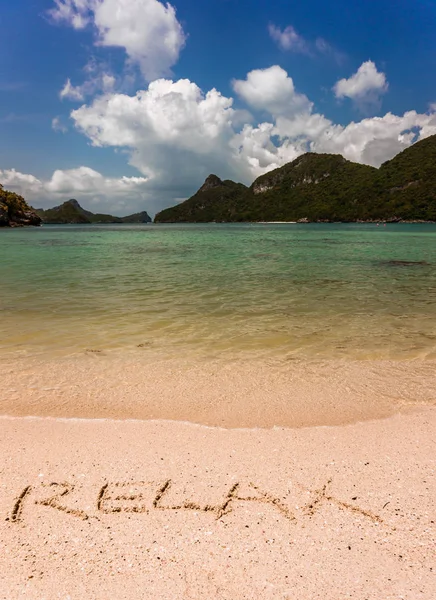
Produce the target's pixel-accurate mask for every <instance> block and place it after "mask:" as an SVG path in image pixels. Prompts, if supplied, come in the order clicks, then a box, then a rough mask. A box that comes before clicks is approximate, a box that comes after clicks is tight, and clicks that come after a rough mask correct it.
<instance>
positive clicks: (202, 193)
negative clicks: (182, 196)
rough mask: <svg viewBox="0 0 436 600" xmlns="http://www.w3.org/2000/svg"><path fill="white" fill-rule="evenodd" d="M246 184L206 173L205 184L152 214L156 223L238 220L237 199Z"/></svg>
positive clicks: (243, 191)
mask: <svg viewBox="0 0 436 600" xmlns="http://www.w3.org/2000/svg"><path fill="white" fill-rule="evenodd" d="M247 190H248V188H247V187H246V186H245V185H243V184H242V183H235V182H234V181H230V180H228V179H227V180H225V181H221V179H220V178H219V177H217V176H216V175H209V177H208V178H207V179H206V181H205V182H204V184H203V185H202V186H201V188H200V189H199V190H198V192H197V193H196V194H194V195H193V196H192V197H191V198H189V199H188V200H185V202H182V203H181V204H177V205H176V206H171V207H170V208H166V209H165V210H163V211H162V212H160V213H158V214H157V215H156V217H155V222H156V223H178V222H185V223H186V222H188V223H189V222H190V223H207V222H210V221H239V220H240V219H239V214H240V209H239V206H238V201H239V200H240V199H241V198H242V197H243V196H244V194H245V193H246V192H247Z"/></svg>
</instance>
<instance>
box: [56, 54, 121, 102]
mask: <svg viewBox="0 0 436 600" xmlns="http://www.w3.org/2000/svg"><path fill="white" fill-rule="evenodd" d="M83 70H84V71H85V73H86V74H87V78H86V79H85V81H84V82H83V83H82V84H81V85H77V86H74V85H73V84H72V83H71V80H70V79H69V78H68V79H67V81H66V82H65V84H64V87H63V88H62V89H61V91H60V92H59V98H60V99H61V100H64V99H65V98H66V99H68V100H71V101H73V102H83V100H84V99H85V97H86V96H93V95H94V94H96V93H98V92H103V93H105V92H109V91H111V90H113V89H114V87H115V84H116V78H115V77H114V76H113V75H112V74H111V73H108V72H106V71H105V70H104V66H103V65H98V64H97V63H95V61H90V62H88V63H87V64H86V65H85V67H84V69H83Z"/></svg>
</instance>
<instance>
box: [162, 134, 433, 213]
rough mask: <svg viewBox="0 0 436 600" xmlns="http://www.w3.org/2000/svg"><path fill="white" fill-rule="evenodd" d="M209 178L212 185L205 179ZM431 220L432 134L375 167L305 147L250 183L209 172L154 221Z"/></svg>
mask: <svg viewBox="0 0 436 600" xmlns="http://www.w3.org/2000/svg"><path fill="white" fill-rule="evenodd" d="M211 178H212V181H211V182H210V183H212V184H213V185H207V184H208V181H209V180H210V179H211ZM303 219H304V220H308V221H359V220H362V221H366V220H394V221H395V220H411V221H412V220H423V221H436V136H431V137H429V138H427V139H425V140H422V141H420V142H417V143H416V144H414V145H413V146H411V147H410V148H408V149H407V150H404V151H403V152H401V153H400V154H398V155H397V156H396V157H395V158H393V159H392V160H390V161H388V162H386V163H384V164H383V165H382V166H381V167H380V168H379V169H376V168H374V167H369V166H367V165H361V164H357V163H352V162H350V161H348V160H346V159H345V158H343V157H342V156H340V155H335V154H314V153H307V154H304V155H302V156H300V157H299V158H297V159H296V160H294V161H293V162H291V163H288V164H286V165H284V166H283V167H280V168H279V169H275V170H274V171H271V172H270V173H267V174H265V175H262V176H261V177H259V178H258V179H256V181H255V182H254V183H253V184H252V185H251V186H250V188H245V186H243V185H241V184H236V183H233V182H231V181H224V182H221V180H219V179H218V178H217V177H216V176H210V177H209V178H208V179H207V180H206V182H205V184H204V185H203V186H202V187H201V188H200V190H199V191H198V192H197V193H196V194H195V195H194V196H192V198H189V199H188V200H186V201H185V202H183V203H181V204H179V205H177V206H174V207H171V208H169V209H166V210H164V211H162V212H160V213H158V214H157V215H156V219H155V221H156V222H206V221H298V220H303Z"/></svg>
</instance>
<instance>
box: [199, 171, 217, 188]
mask: <svg viewBox="0 0 436 600" xmlns="http://www.w3.org/2000/svg"><path fill="white" fill-rule="evenodd" d="M220 185H223V182H222V181H221V179H220V178H219V177H218V176H217V175H213V174H211V175H209V177H206V180H205V182H204V183H203V185H202V186H201V188H200V189H199V190H198V191H199V192H207V190H211V189H212V188H215V187H219V186H220Z"/></svg>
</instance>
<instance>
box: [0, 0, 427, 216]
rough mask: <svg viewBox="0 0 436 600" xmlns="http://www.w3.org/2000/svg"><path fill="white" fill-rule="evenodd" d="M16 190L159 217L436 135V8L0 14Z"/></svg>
mask: <svg viewBox="0 0 436 600" xmlns="http://www.w3.org/2000/svg"><path fill="white" fill-rule="evenodd" d="M0 25H1V30H2V42H3V43H2V47H3V51H2V53H1V54H0V183H3V184H4V186H5V187H7V188H9V189H14V190H16V191H18V192H20V193H22V194H23V195H25V197H26V198H28V199H29V201H30V202H32V203H33V204H34V205H40V206H52V205H54V204H57V203H59V202H62V201H64V200H66V199H68V198H70V197H75V198H77V199H78V200H79V201H80V202H81V203H82V204H83V205H84V206H86V207H88V208H90V209H91V210H93V209H95V210H99V211H104V210H107V211H110V212H113V213H115V214H123V213H127V212H130V211H136V210H139V209H147V210H149V212H150V213H152V214H153V213H154V212H155V211H156V210H159V209H160V208H163V207H165V206H168V205H171V204H173V203H175V202H177V201H180V199H183V198H185V197H187V196H189V195H190V194H191V193H193V192H194V191H195V190H196V189H197V188H198V187H199V186H200V185H201V183H202V181H203V180H204V178H205V177H206V176H207V175H208V174H209V173H210V172H215V173H216V174H217V175H219V176H221V177H223V178H224V177H231V178H234V179H237V180H239V181H243V182H244V183H251V182H252V181H253V179H254V178H255V177H256V176H258V175H260V174H262V173H264V172H266V171H268V170H270V169H273V168H276V167H277V166H280V165H282V164H284V163H286V162H289V161H290V160H293V159H294V158H296V157H297V156H298V155H299V154H301V153H302V152H305V151H308V150H310V151H315V152H336V153H341V154H343V155H344V156H346V158H348V159H350V160H356V161H359V162H364V163H368V164H374V165H376V166H378V165H379V164H380V163H381V162H383V161H384V160H387V159H389V158H391V157H392V156H394V155H395V154H396V153H397V152H399V151H401V150H402V149H404V148H406V147H407V146H408V145H410V144H411V143H413V142H414V141H416V140H417V139H421V138H423V137H426V136H428V135H432V134H434V133H436V115H435V114H434V110H435V109H436V105H435V104H434V103H436V89H435V87H436V85H435V77H434V73H435V72H436V44H435V34H434V32H435V31H436V27H435V26H436V3H435V2H430V1H428V0H395V1H394V0H389V1H388V0H378V1H375V0H374V1H373V0H366V1H361V2H359V3H350V2H344V1H343V0H336V1H335V2H328V1H324V2H321V1H318V0H317V1H307V2H305V3H302V2H290V1H284V0H274V1H271V0H270V1H266V0H258V1H253V0H251V1H250V0H209V1H208V2H207V3H206V2H205V3H199V2H194V1H193V0H177V1H175V2H174V3H172V5H167V4H163V3H160V2H158V0H39V1H37V0H35V1H31V0H14V2H13V3H12V2H10V0H0Z"/></svg>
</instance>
